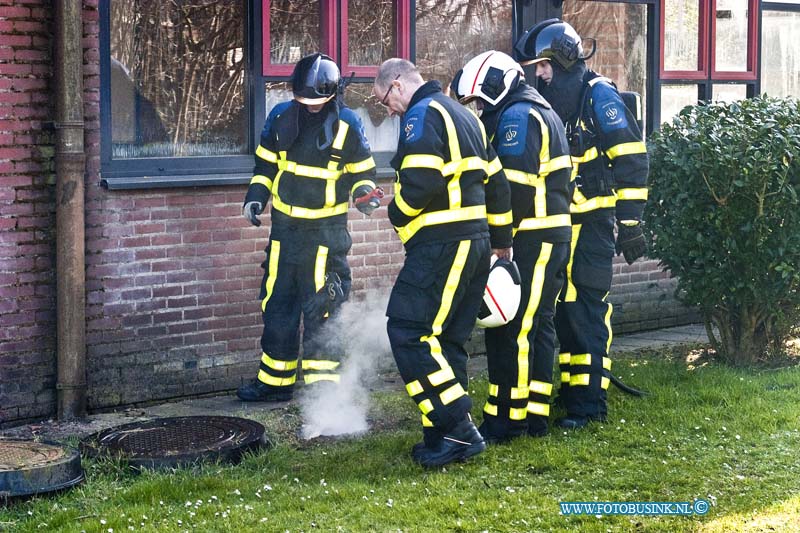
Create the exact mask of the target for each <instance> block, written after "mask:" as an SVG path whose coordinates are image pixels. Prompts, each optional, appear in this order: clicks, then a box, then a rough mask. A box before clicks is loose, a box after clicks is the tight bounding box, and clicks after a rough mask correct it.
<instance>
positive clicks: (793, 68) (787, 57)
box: [761, 1, 800, 98]
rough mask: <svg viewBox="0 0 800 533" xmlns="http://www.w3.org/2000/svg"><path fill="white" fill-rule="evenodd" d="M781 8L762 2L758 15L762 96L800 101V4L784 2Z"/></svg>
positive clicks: (775, 4)
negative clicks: (759, 14)
mask: <svg viewBox="0 0 800 533" xmlns="http://www.w3.org/2000/svg"><path fill="white" fill-rule="evenodd" d="M773 4H774V5H773ZM782 4H784V5H777V3H776V2H774V1H773V2H770V3H769V4H767V2H764V7H763V12H762V15H761V27H762V29H761V92H762V93H767V94H768V95H770V96H794V97H796V98H797V97H800V41H798V38H797V36H798V35H800V1H794V2H789V1H784V2H782ZM790 4H791V5H790ZM768 7H769V9H768Z"/></svg>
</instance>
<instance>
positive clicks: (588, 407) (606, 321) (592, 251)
mask: <svg viewBox="0 0 800 533" xmlns="http://www.w3.org/2000/svg"><path fill="white" fill-rule="evenodd" d="M571 244H572V256H571V258H570V261H569V263H567V269H566V284H565V285H564V288H563V290H562V292H561V294H560V296H559V300H558V305H557V308H556V319H555V325H556V332H557V334H558V342H559V344H560V350H559V356H558V357H559V368H560V371H561V389H560V392H559V397H560V399H561V400H563V404H564V406H565V407H566V410H567V413H568V415H572V416H586V417H591V418H597V419H603V418H605V416H606V414H607V411H608V408H607V400H606V396H607V395H606V391H607V389H608V385H609V383H610V371H611V359H610V358H609V357H608V352H609V348H610V346H611V339H612V332H611V313H612V306H611V304H610V303H609V302H607V301H606V297H607V296H608V291H609V290H610V289H611V275H612V261H613V258H614V218H613V210H606V211H603V212H600V213H596V214H593V216H592V217H591V218H590V219H587V220H585V221H581V223H575V221H573V226H572V243H571Z"/></svg>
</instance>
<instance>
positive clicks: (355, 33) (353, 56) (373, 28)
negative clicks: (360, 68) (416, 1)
mask: <svg viewBox="0 0 800 533" xmlns="http://www.w3.org/2000/svg"><path fill="white" fill-rule="evenodd" d="M394 12H395V9H394V0H348V2H347V34H348V35H347V52H348V63H349V64H350V65H380V64H381V63H382V62H383V61H384V60H386V59H389V58H390V57H394V55H395V49H396V46H395V35H394V33H395V32H394V27H395V23H394V21H395V19H394Z"/></svg>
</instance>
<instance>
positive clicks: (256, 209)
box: [242, 200, 264, 226]
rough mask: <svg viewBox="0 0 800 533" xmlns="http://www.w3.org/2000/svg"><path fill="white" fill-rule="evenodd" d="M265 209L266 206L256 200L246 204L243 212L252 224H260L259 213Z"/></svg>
mask: <svg viewBox="0 0 800 533" xmlns="http://www.w3.org/2000/svg"><path fill="white" fill-rule="evenodd" d="M263 210H264V206H263V205H262V204H261V202H258V201H255V200H254V201H252V202H247V203H246V204H244V209H242V214H243V215H244V218H246V219H247V220H248V221H249V222H250V223H251V224H252V225H254V226H260V225H261V221H260V220H259V219H258V215H260V214H261V212H262V211H263Z"/></svg>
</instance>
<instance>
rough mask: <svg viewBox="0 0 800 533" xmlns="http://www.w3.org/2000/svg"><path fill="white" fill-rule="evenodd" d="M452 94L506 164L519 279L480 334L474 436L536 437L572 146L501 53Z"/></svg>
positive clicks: (567, 234)
mask: <svg viewBox="0 0 800 533" xmlns="http://www.w3.org/2000/svg"><path fill="white" fill-rule="evenodd" d="M451 90H452V91H454V92H455V93H456V96H457V98H458V99H459V101H461V102H462V103H466V102H468V101H471V100H475V103H476V104H477V106H478V108H479V110H481V117H480V118H481V121H482V122H483V124H484V126H485V129H486V133H487V135H488V136H489V138H490V139H491V141H492V146H493V147H494V148H495V151H496V152H497V155H498V156H499V157H500V161H501V162H502V164H503V169H504V171H505V173H506V177H507V178H508V181H509V183H510V186H511V206H512V214H513V228H514V230H513V231H514V245H513V251H514V262H515V263H516V264H517V266H518V267H519V274H520V279H521V285H520V288H521V301H520V305H519V308H518V310H517V312H516V313H515V314H514V316H513V318H511V319H510V321H509V322H508V323H507V324H505V325H500V326H499V327H493V328H489V329H486V351H487V355H488V357H487V359H488V366H489V382H490V386H489V397H488V399H487V402H486V405H485V406H484V409H483V415H484V422H483V424H481V427H480V431H481V434H483V436H484V439H486V440H487V442H495V443H496V442H503V441H506V440H509V439H511V438H514V437H517V436H520V435H525V434H529V435H532V436H542V435H545V434H546V433H547V419H548V415H549V413H550V396H551V392H552V388H553V386H552V382H553V356H554V352H555V329H554V326H553V315H554V312H555V302H556V297H557V295H558V292H559V291H560V289H561V286H562V284H563V281H564V278H563V270H564V268H565V266H566V263H567V260H568V257H569V250H570V249H569V242H570V238H571V234H572V230H571V219H570V215H569V198H570V191H569V183H570V170H571V166H572V165H571V161H570V157H569V146H568V144H567V139H566V136H565V134H564V127H563V124H562V122H561V120H560V119H559V117H558V115H557V114H556V113H555V112H554V111H553V109H552V108H551V107H550V104H548V103H547V101H546V100H545V99H544V98H543V97H542V96H541V95H540V94H539V93H538V92H537V91H536V89H534V88H533V87H531V86H529V85H528V84H527V83H526V82H525V77H524V74H523V71H522V68H521V67H520V66H519V64H518V63H517V62H516V61H514V60H513V59H512V58H511V57H509V56H508V55H507V54H504V53H502V52H497V51H489V52H485V53H483V54H480V55H479V56H477V57H475V58H473V59H472V60H471V61H469V62H468V63H467V64H466V65H465V66H464V68H463V69H462V70H461V71H460V72H459V73H458V74H457V75H456V77H455V78H454V80H453V83H452V84H451ZM490 288H491V287H490ZM493 292H494V291H493Z"/></svg>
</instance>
